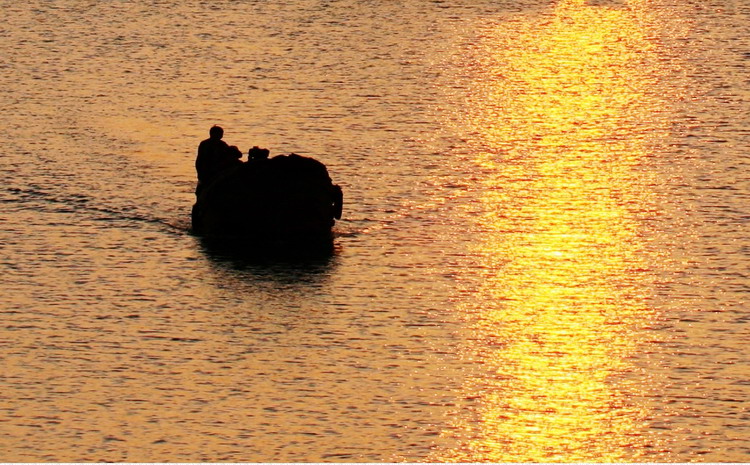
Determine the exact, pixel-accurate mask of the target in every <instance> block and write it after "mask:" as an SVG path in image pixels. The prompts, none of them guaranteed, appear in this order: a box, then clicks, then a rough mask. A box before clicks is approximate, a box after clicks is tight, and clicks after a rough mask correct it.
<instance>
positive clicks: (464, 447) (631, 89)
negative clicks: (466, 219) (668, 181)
mask: <svg viewBox="0 0 750 465" xmlns="http://www.w3.org/2000/svg"><path fill="white" fill-rule="evenodd" d="M646 10H647V8H646V4H645V2H643V1H630V2H628V3H627V4H625V5H622V6H620V7H618V8H614V7H609V8H607V7H602V6H589V5H586V2H584V1H582V0H567V1H566V0H563V1H561V2H559V3H558V4H557V5H556V6H555V7H554V11H553V13H552V14H551V15H550V16H549V20H548V21H547V22H546V23H544V24H539V23H531V22H529V23H525V22H523V21H519V22H517V23H514V24H513V25H512V26H511V27H510V29H512V30H509V29H508V28H509V26H508V24H503V28H502V29H498V30H496V31H494V32H493V34H491V35H490V36H489V37H488V38H487V43H488V44H489V46H488V48H487V50H486V53H484V54H483V57H482V58H481V60H480V61H481V63H480V66H479V70H480V72H479V74H481V75H482V77H481V78H478V79H477V81H478V84H477V88H478V90H477V91H476V93H475V95H473V97H472V99H471V100H472V101H471V104H470V105H468V110H467V111H468V112H469V115H468V116H467V119H468V120H469V125H470V126H471V128H470V129H471V130H473V131H474V132H475V133H478V134H480V138H481V141H479V142H480V145H481V147H482V148H483V150H481V153H480V154H478V155H477V160H476V162H477V164H478V165H479V166H480V167H481V169H482V170H483V172H484V173H486V179H485V180H484V186H483V189H482V192H483V195H482V198H481V202H482V205H483V211H484V214H483V216H482V217H481V218H480V221H479V223H480V227H481V228H482V229H483V230H484V231H485V234H484V240H483V242H482V243H481V244H478V254H479V256H481V257H482V259H483V260H484V263H482V264H481V265H482V268H483V269H485V270H486V276H485V277H484V281H483V283H482V285H481V287H480V289H478V290H477V291H476V293H475V300H473V301H472V302H471V303H467V304H466V311H467V313H469V314H470V318H471V320H472V328H473V329H472V331H473V334H471V337H470V338H469V340H470V342H468V344H470V346H471V347H470V348H469V353H470V356H471V357H472V358H473V359H474V360H475V361H476V363H477V364H480V365H481V366H482V367H483V369H482V372H483V373H485V375H484V376H478V377H476V379H473V380H471V381H470V382H469V383H468V384H469V386H468V387H467V390H468V391H469V392H468V395H467V398H468V399H469V402H470V404H471V406H470V407H469V408H468V409H467V410H469V411H471V412H472V414H471V415H469V414H466V415H463V416H461V419H460V420H458V421H457V423H456V425H455V431H452V432H449V433H448V434H454V435H456V436H458V437H459V446H457V447H456V448H455V449H454V450H451V451H441V452H439V453H437V454H436V455H435V457H433V458H434V459H436V460H444V461H495V462H539V461H541V462H549V461H607V462H610V461H618V460H625V459H632V458H636V457H638V456H639V455H638V454H639V451H641V450H645V449H646V448H648V447H652V446H653V444H652V443H649V441H653V438H651V439H649V438H647V437H646V436H645V434H644V433H643V429H644V428H643V427H642V423H643V422H644V421H645V419H646V418H647V416H648V412H647V411H645V410H644V407H643V406H641V405H639V403H638V402H637V400H635V399H636V398H637V397H638V396H637V395H636V396H634V395H633V394H637V391H638V390H642V389H645V387H644V386H646V385H647V384H648V380H646V379H645V378H643V377H642V376H643V375H642V374H637V373H636V371H637V370H636V368H635V367H634V366H632V365H631V362H630V361H629V357H630V356H631V355H632V354H633V353H634V351H636V350H638V344H639V343H640V342H641V341H640V339H641V338H642V334H641V332H640V331H639V330H638V328H639V325H642V324H643V323H644V322H645V321H648V319H649V318H650V317H651V313H652V312H651V310H650V308H649V306H648V301H647V298H648V293H649V280H650V279H651V278H650V274H651V273H650V270H649V262H648V260H649V259H648V258H647V257H646V255H645V253H644V244H643V242H644V240H643V237H642V236H643V234H644V225H643V224H642V223H643V221H642V219H643V218H644V217H645V216H648V215H649V214H651V212H652V207H651V206H650V205H652V202H651V198H650V194H649V186H650V185H652V184H653V182H654V179H651V176H650V175H649V172H648V170H647V169H643V167H644V166H645V165H647V160H648V157H649V153H650V147H651V144H653V143H657V142H655V139H656V138H658V137H659V135H660V131H663V129H664V128H663V127H661V126H663V122H661V121H660V120H659V117H658V114H659V108H660V105H662V101H661V97H660V96H659V95H658V90H657V88H658V76H657V74H658V73H657V72H656V68H655V65H654V62H655V60H654V56H653V55H654V47H655V46H654V45H653V43H652V41H651V40H650V38H649V36H648V30H649V24H647V23H648V21H647V19H646V15H647V11H646ZM662 133H663V132H662ZM468 417H471V418H468Z"/></svg>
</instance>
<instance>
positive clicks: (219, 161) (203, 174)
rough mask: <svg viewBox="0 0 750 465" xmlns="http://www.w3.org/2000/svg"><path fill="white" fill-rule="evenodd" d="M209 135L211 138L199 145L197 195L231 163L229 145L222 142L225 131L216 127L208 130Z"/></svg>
mask: <svg viewBox="0 0 750 465" xmlns="http://www.w3.org/2000/svg"><path fill="white" fill-rule="evenodd" d="M208 134H209V138H208V139H206V140H204V141H203V142H201V143H200V145H198V158H196V159H195V169H196V171H197V172H198V187H197V188H196V189H195V195H198V194H199V193H200V191H201V189H202V188H203V187H205V186H206V184H207V183H208V182H209V181H210V180H211V179H212V178H213V177H214V176H216V174H217V173H218V172H219V171H221V169H222V168H223V167H224V166H226V165H227V164H228V163H229V161H230V154H229V145H227V143H226V142H224V141H223V140H221V138H222V137H224V130H223V129H222V128H221V127H219V126H216V125H214V126H213V127H211V129H209V130H208Z"/></svg>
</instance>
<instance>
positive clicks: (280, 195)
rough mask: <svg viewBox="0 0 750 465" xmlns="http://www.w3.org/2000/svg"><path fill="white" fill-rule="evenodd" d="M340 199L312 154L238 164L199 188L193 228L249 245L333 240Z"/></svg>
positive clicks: (296, 244)
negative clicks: (310, 155)
mask: <svg viewBox="0 0 750 465" xmlns="http://www.w3.org/2000/svg"><path fill="white" fill-rule="evenodd" d="M342 203H343V202H342V194H341V189H340V188H339V187H338V186H336V185H334V184H333V183H332V182H331V178H330V177H329V175H328V171H327V169H326V167H325V165H323V164H322V163H320V162H319V161H317V160H315V159H312V158H308V157H301V156H299V155H294V154H292V155H288V156H286V155H282V156H277V157H274V158H272V159H270V160H258V161H252V162H248V163H238V164H237V165H236V166H233V167H231V168H229V169H227V170H226V171H225V172H223V173H222V174H220V175H219V176H217V178H216V179H214V180H212V182H211V183H209V184H208V185H206V186H203V187H201V188H200V194H199V195H198V199H197V201H196V203H195V205H194V206H193V211H192V226H193V232H194V233H196V234H198V235H201V236H203V237H204V238H208V239H212V240H217V239H219V240H226V241H234V242H240V243H242V244H244V245H245V246H247V247H249V248H255V247H256V246H257V247H260V248H264V247H285V246H289V247H305V246H308V245H309V246H326V245H332V243H333V226H334V224H335V220H336V219H337V218H340V217H341V208H342Z"/></svg>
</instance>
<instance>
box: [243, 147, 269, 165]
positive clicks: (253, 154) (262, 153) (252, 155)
mask: <svg viewBox="0 0 750 465" xmlns="http://www.w3.org/2000/svg"><path fill="white" fill-rule="evenodd" d="M269 153H270V152H269V151H268V149H262V148H260V147H258V146H257V145H256V146H255V147H253V148H251V149H250V150H248V151H247V161H249V162H251V161H253V162H254V161H261V160H268V155H269Z"/></svg>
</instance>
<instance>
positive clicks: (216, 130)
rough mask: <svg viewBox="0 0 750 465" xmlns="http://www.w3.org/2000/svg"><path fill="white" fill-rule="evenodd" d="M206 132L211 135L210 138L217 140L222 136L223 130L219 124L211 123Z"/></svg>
mask: <svg viewBox="0 0 750 465" xmlns="http://www.w3.org/2000/svg"><path fill="white" fill-rule="evenodd" d="M208 134H209V135H210V136H211V139H216V140H219V139H221V138H222V137H224V130H223V129H222V128H221V126H217V125H215V124H214V125H213V126H211V129H209V130H208Z"/></svg>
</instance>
